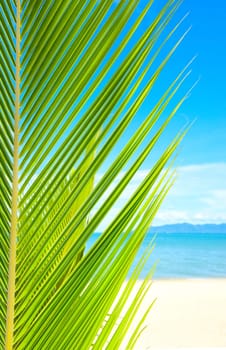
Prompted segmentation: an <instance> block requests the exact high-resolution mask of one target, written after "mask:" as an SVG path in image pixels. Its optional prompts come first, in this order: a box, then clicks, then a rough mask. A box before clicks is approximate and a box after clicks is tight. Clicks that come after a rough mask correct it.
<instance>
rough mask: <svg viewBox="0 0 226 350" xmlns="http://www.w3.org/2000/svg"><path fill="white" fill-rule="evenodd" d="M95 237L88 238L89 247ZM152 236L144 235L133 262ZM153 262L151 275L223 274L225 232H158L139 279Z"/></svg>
mask: <svg viewBox="0 0 226 350" xmlns="http://www.w3.org/2000/svg"><path fill="white" fill-rule="evenodd" d="M97 237H98V234H95V235H93V236H92V237H91V239H90V241H89V243H88V248H89V247H90V246H91V245H92V244H93V243H94V241H95V240H96V239H97ZM152 238H153V235H152V234H148V235H147V237H146V239H145V241H144V242H143V244H142V246H141V249H140V252H139V254H138V256H137V258H136V261H135V264H136V262H137V261H138V259H139V257H140V256H141V254H142V252H143V251H144V250H145V248H146V246H147V245H148V244H149V242H150V240H151V239H152ZM156 261H159V262H158V265H157V270H156V272H155V275H154V278H206V277H213V278H214V277H218V278H219V277H226V234H210V233H207V234H204V233H200V234H197V233H195V234H194V233H187V234H185V233H175V234H172V233H159V234H158V235H157V237H156V247H155V249H154V251H153V253H152V255H151V257H150V259H149V261H148V263H147V266H146V267H145V268H144V270H143V272H142V274H141V276H140V277H141V278H143V277H144V276H145V275H146V273H147V272H148V270H149V268H150V267H151V266H152V265H153V263H154V262H156Z"/></svg>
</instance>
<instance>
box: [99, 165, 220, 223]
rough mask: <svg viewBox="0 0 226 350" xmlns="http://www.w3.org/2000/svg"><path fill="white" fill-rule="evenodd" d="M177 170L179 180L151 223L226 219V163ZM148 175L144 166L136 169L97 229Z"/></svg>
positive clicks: (115, 182) (118, 179)
mask: <svg viewBox="0 0 226 350" xmlns="http://www.w3.org/2000/svg"><path fill="white" fill-rule="evenodd" d="M177 171H178V179H177V181H176V183H175V185H174V186H173V188H172V189H171V191H170V193H169V194H168V196H167V198H166V199H165V201H164V203H163V205H162V207H161V208H160V210H159V212H158V213H157V215H156V218H155V221H154V224H155V225H162V224H170V223H176V222H179V223H181V222H190V223H220V222H226V163H223V162H222V163H210V164H198V165H188V166H183V167H179V168H178V169H177ZM124 174H125V173H124V172H121V173H120V174H119V176H118V177H117V179H116V180H115V181H114V182H113V184H112V185H111V187H110V189H109V190H108V191H107V193H106V194H105V195H104V199H106V198H107V196H108V195H109V193H110V192H111V191H112V190H113V189H114V187H115V186H116V185H117V184H118V182H119V181H120V179H121V178H122V177H123V175H124ZM147 174H148V170H147V169H143V170H140V171H138V172H137V174H136V175H135V176H134V178H133V180H132V181H131V183H130V184H129V185H128V187H127V188H126V190H125V191H124V192H123V194H122V196H121V197H120V200H118V201H117V203H116V204H115V205H114V208H113V209H112V210H111V211H110V213H109V215H108V216H107V217H106V218H105V219H104V220H103V222H102V224H101V225H100V227H99V230H103V229H104V228H105V227H106V225H107V224H108V223H109V222H110V221H111V220H112V219H113V217H115V215H116V214H117V213H118V212H119V210H120V209H122V207H123V205H124V204H125V202H126V200H127V199H129V197H130V196H131V194H132V193H133V192H134V191H135V190H136V188H137V187H138V185H139V184H140V182H141V181H142V180H143V179H144V177H145V176H146V175H147ZM101 177H102V174H99V175H98V177H97V180H96V181H97V182H98V181H99V180H100V178H101ZM102 201H103V199H102ZM102 201H101V202H102ZM95 211H96V210H95ZM95 211H94V212H95ZM94 212H93V214H94Z"/></svg>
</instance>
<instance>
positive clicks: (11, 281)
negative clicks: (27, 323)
mask: <svg viewBox="0 0 226 350" xmlns="http://www.w3.org/2000/svg"><path fill="white" fill-rule="evenodd" d="M19 120H20V0H17V14H16V73H15V114H14V159H13V184H12V212H11V230H10V247H9V276H8V297H7V315H6V339H5V349H6V350H11V349H12V348H13V332H14V306H15V280H16V237H17V220H18V217H17V213H18V163H19Z"/></svg>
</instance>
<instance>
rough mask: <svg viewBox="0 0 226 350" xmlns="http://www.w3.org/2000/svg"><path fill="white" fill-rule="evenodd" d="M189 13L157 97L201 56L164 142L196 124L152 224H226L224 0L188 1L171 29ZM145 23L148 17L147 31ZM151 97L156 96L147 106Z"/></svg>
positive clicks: (157, 3)
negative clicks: (170, 187)
mask: <svg viewBox="0 0 226 350" xmlns="http://www.w3.org/2000/svg"><path fill="white" fill-rule="evenodd" d="M164 3H165V1H163V0H158V1H155V4H154V6H153V10H152V11H155V10H158V9H159V8H160V7H161V5H162V4H164ZM187 12H190V14H189V16H188V17H187V18H186V19H185V21H184V23H183V24H182V26H181V28H180V30H179V32H178V33H177V34H176V36H175V38H179V36H180V35H181V34H182V33H183V31H185V30H186V29H187V28H188V27H189V26H190V25H192V29H191V31H190V32H189V34H188V35H187V37H186V38H185V40H184V42H183V43H182V45H181V46H180V47H179V49H178V50H177V52H176V54H175V55H174V57H173V58H172V60H171V62H170V64H169V66H168V68H167V69H166V70H165V71H164V73H163V78H162V79H163V80H162V81H161V80H160V84H159V85H157V87H156V90H155V91H156V94H158V93H161V88H162V85H164V82H166V85H167V83H168V82H170V81H172V79H173V78H174V77H175V76H176V75H177V74H178V72H179V71H180V69H181V68H182V67H183V66H184V65H185V64H186V63H187V62H188V61H189V60H190V59H191V58H192V57H193V56H194V55H197V58H196V60H195V62H194V63H193V64H192V74H191V78H190V79H189V80H188V82H187V83H186V84H185V87H184V89H182V92H181V94H183V93H184V91H186V90H187V89H188V88H189V86H191V85H192V84H193V83H194V82H195V81H196V80H197V79H199V82H198V85H197V86H196V87H195V89H194V90H193V91H192V95H191V96H190V98H189V99H188V100H187V101H186V102H185V104H184V105H183V106H182V108H181V109H180V111H179V112H178V113H177V116H176V118H175V120H174V121H173V123H172V125H171V127H170V128H169V130H168V134H167V135H166V136H165V141H166V142H168V140H169V139H170V138H172V137H173V135H175V130H177V129H179V128H180V127H182V126H183V125H184V124H185V123H186V122H192V121H195V122H194V124H193V126H192V128H191V130H190V131H189V134H188V135H187V136H186V138H185V139H184V141H183V143H182V146H181V147H180V155H179V157H178V160H177V167H178V175H179V176H178V180H177V181H176V184H175V185H174V187H173V189H172V190H171V192H170V194H169V195H168V197H167V199H166V200H165V202H164V204H163V206H162V208H161V209H160V210H159V213H158V214H157V216H156V219H155V222H154V223H155V224H157V225H161V224H167V223H176V222H191V223H194V224H195V223H221V222H226V86H225V84H226V65H225V62H226V39H225V38H226V24H225V23H226V1H225V0H216V1H214V2H213V1H212V0H206V1H205V2H204V1H197V0H189V1H188V0H185V1H184V3H183V4H182V6H181V8H180V9H179V11H178V13H177V14H176V16H175V19H174V22H173V23H172V25H173V24H175V23H177V22H178V20H179V19H180V18H182V17H183V16H184V15H185V14H186V13H187ZM153 14H154V12H153ZM147 24H148V19H147V20H146V22H145V23H144V25H143V29H144V28H145V26H146V25H147ZM141 29H142V28H141ZM174 40H175V39H174ZM151 98H152V96H150V99H149V102H150V100H151ZM148 109H149V104H148V102H146V104H145V105H144V107H143V108H142V109H141V111H140V114H138V118H137V122H136V121H134V123H132V125H131V127H130V130H129V131H128V135H129V132H130V133H131V132H133V129H135V128H136V126H137V124H136V123H138V120H139V121H140V120H141V119H142V118H143V117H144V115H145V112H147V110H148ZM128 135H126V136H125V139H124V142H126V137H128ZM163 142H164V141H163ZM160 148H161V145H160ZM116 151H117V148H116ZM149 165H151V161H150V159H149V160H148V161H147V162H145V164H144V167H143V168H142V169H141V170H140V172H138V174H137V176H136V177H135V178H134V180H133V181H132V183H131V185H130V187H129V188H128V190H127V191H125V193H124V194H123V197H122V198H121V200H120V201H119V202H118V204H117V205H116V206H115V208H114V210H113V211H112V212H111V213H110V217H112V216H113V215H114V214H115V213H117V211H118V210H119V209H120V208H121V206H122V204H123V202H124V201H125V200H126V199H127V198H128V196H129V194H131V191H132V190H133V189H135V188H136V186H137V185H138V183H139V181H140V180H141V179H142V178H143V176H144V175H145V173H146V172H147V171H148V168H149ZM100 176H101V174H100ZM108 220H109V219H108V218H106V220H105V221H104V222H103V223H102V226H101V228H100V229H103V228H104V226H105V225H106V224H107V222H108Z"/></svg>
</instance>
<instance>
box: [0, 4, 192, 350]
mask: <svg viewBox="0 0 226 350" xmlns="http://www.w3.org/2000/svg"><path fill="white" fill-rule="evenodd" d="M179 5H180V1H174V0H170V1H168V2H167V3H166V5H165V6H164V7H163V8H162V10H161V11H160V12H159V13H158V14H157V15H156V16H155V18H154V19H153V20H152V22H151V23H150V25H149V26H148V27H147V28H146V29H145V30H144V31H143V34H142V35H141V36H140V37H138V38H137V36H136V33H137V29H138V28H139V27H140V26H141V25H142V23H143V20H144V18H145V17H146V16H148V14H149V11H151V9H152V1H150V2H148V4H147V5H145V6H143V5H142V11H140V7H139V6H140V5H139V2H137V1H130V2H127V1H119V2H114V1H96V0H95V1H92V0H90V1H61V0H59V1H42V2H40V1H36V0H35V1H34V0H33V1H29V0H27V1H26V0H23V1H20V0H17V1H11V0H6V1H4V2H3V5H2V55H1V66H2V75H1V77H2V79H1V80H2V117H1V140H2V142H1V164H2V166H1V221H0V225H1V236H0V239H1V242H0V243H1V244H0V246H1V308H0V312H1V317H0V332H1V333H0V342H1V346H2V347H3V348H6V349H7V350H10V349H62V350H63V349H103V348H107V349H118V348H120V346H121V345H122V344H125V341H126V342H127V344H126V345H125V346H126V347H127V348H128V349H132V348H133V347H134V345H135V343H136V341H137V339H138V337H139V335H140V333H141V330H142V324H143V321H144V319H145V317H146V315H147V313H148V312H149V310H150V308H151V306H152V304H150V307H149V308H148V310H147V311H146V313H145V314H144V315H143V316H142V318H141V321H140V323H139V324H138V325H137V326H136V327H135V331H134V332H133V333H132V334H131V336H130V338H129V339H128V340H125V339H124V338H125V334H126V333H127V331H128V329H129V327H130V326H131V324H132V322H133V319H134V316H135V314H136V312H137V311H138V309H139V306H140V304H141V302H142V300H143V298H144V296H145V294H146V293H147V291H148V290H149V288H150V284H151V282H150V281H151V276H152V274H153V269H151V271H150V273H149V274H148V275H147V277H146V279H144V281H143V283H142V284H141V287H140V289H139V291H138V293H137V295H136V297H135V299H134V300H133V301H132V303H131V304H130V305H129V306H128V307H127V308H126V309H125V305H126V302H127V300H128V298H129V296H130V294H131V292H132V290H133V288H134V286H135V283H136V281H137V279H138V278H139V276H140V273H141V271H142V269H143V267H144V265H145V263H146V262H147V259H148V257H149V255H150V253H151V251H152V245H153V242H151V244H150V247H148V249H147V251H146V252H145V254H144V256H143V258H142V259H141V260H140V261H139V263H138V265H137V266H136V267H135V269H134V270H133V272H132V276H131V278H130V280H129V282H128V283H127V284H126V285H125V284H124V282H125V280H126V277H127V276H128V272H129V270H130V268H131V265H132V263H133V261H134V258H135V256H136V254H137V252H138V250H139V248H140V246H141V244H142V242H143V240H144V238H145V235H146V232H147V230H148V228H149V227H150V225H151V222H152V220H153V218H154V216H155V213H156V212H157V210H158V208H159V206H160V205H161V203H162V201H163V199H164V197H165V196H166V194H167V192H168V191H169V189H170V187H171V186H172V184H173V182H174V173H173V174H172V173H171V172H170V170H169V168H170V167H168V170H164V169H165V166H166V165H168V164H169V162H170V159H171V156H172V155H173V153H174V151H175V149H176V148H177V146H178V144H179V143H180V141H181V139H182V138H183V136H184V134H185V132H186V131H181V132H180V133H179V134H178V135H176V136H175V138H174V139H173V140H172V142H171V143H170V144H169V145H168V146H167V147H166V149H165V150H164V151H163V152H162V154H160V155H159V159H158V160H157V161H156V162H155V163H154V164H153V166H152V167H151V168H150V170H149V173H148V175H147V176H146V177H145V178H144V179H143V181H142V183H141V184H140V186H139V187H138V188H137V189H136V190H135V192H134V193H131V197H130V198H129V199H128V201H127V202H126V203H124V207H123V208H122V209H121V210H120V211H119V213H118V214H117V216H116V217H115V218H113V219H112V220H111V221H110V222H109V225H108V226H107V227H106V229H105V231H104V232H103V233H102V234H101V235H100V237H99V239H98V240H97V241H96V243H95V244H94V245H93V246H92V248H91V249H90V250H89V251H86V250H85V247H86V243H87V241H88V239H89V238H90V237H91V236H92V234H93V233H94V232H95V231H96V230H97V228H98V226H99V225H100V223H101V222H102V220H103V219H104V218H105V216H106V215H107V214H108V213H109V211H110V210H111V208H112V207H113V206H114V204H115V203H116V201H117V200H118V199H119V198H120V196H121V194H122V193H123V191H124V190H125V188H126V187H127V185H128V184H129V183H130V181H131V180H132V179H133V177H134V175H135V174H136V173H137V171H138V170H139V169H140V167H141V166H142V164H143V163H144V161H145V160H146V159H147V157H148V155H149V154H150V152H151V151H152V150H153V149H154V148H155V146H156V144H157V142H158V141H159V139H161V136H162V134H163V132H164V130H165V129H166V128H167V126H168V124H169V123H170V121H171V119H172V118H173V117H174V115H175V114H176V112H177V110H178V108H179V107H180V106H181V104H182V103H183V102H184V100H185V99H186V96H185V97H183V98H181V99H180V100H179V101H178V102H177V104H176V106H175V107H174V108H173V109H172V111H171V112H168V110H169V105H170V102H171V100H172V99H173V98H174V96H175V94H176V93H177V91H178V89H179V88H180V86H181V84H182V83H183V82H184V80H185V79H186V78H187V76H188V75H189V72H188V73H187V71H188V66H189V65H190V63H189V65H188V66H187V67H185V68H184V69H183V71H182V72H180V73H179V74H178V76H177V77H176V78H175V80H174V81H173V83H172V84H171V85H170V86H169V87H168V89H167V90H166V91H165V92H164V93H163V95H162V96H161V97H160V99H159V100H158V101H157V102H156V104H155V105H154V106H153V107H152V109H150V113H149V114H148V116H147V117H146V119H145V120H144V121H143V122H142V123H140V125H139V127H138V128H137V129H136V131H135V132H134V133H133V135H131V137H130V139H129V141H128V143H127V144H126V145H125V146H124V148H123V149H122V150H121V151H120V153H119V154H118V155H117V156H116V158H115V159H114V160H113V161H112V162H111V164H110V165H109V167H108V168H107V170H106V171H105V172H104V174H103V176H102V177H101V179H100V180H99V181H98V182H97V183H96V184H95V176H96V174H97V173H98V171H99V169H100V167H101V166H102V165H103V164H104V162H105V160H106V159H108V157H109V155H110V154H111V152H112V150H113V148H114V147H115V146H116V145H117V144H118V143H119V142H120V140H121V137H122V135H123V134H124V133H125V132H128V130H130V125H131V123H132V121H133V120H134V118H135V116H136V115H137V113H138V112H139V110H140V108H141V106H142V105H143V103H144V101H145V99H146V98H147V96H148V94H149V93H150V91H151V90H152V89H153V87H154V85H155V83H156V81H157V79H158V77H159V76H160V74H161V73H162V71H163V69H164V68H165V66H166V65H167V63H168V61H169V59H170V58H171V56H172V55H173V53H174V51H175V50H176V48H177V47H178V45H179V44H180V43H181V41H182V40H183V38H184V36H185V35H186V33H185V34H184V35H183V36H182V37H181V38H180V39H179V40H178V42H176V43H175V44H174V46H173V47H172V48H171V49H170V50H169V51H168V53H167V54H166V56H165V58H163V59H162V62H161V63H160V64H159V65H158V66H157V65H156V62H158V61H156V59H157V58H158V56H159V54H161V53H162V52H163V49H165V45H166V44H167V45H168V42H169V39H170V38H171V37H172V36H173V35H174V32H175V31H176V30H177V28H178V27H179V26H180V23H181V22H180V23H178V24H177V25H176V26H175V27H174V28H173V29H171V31H170V32H166V30H167V28H168V24H169V23H170V22H171V19H172V18H173V16H174V13H175V12H176V11H177V9H178V7H179ZM138 9H139V11H138V12H137V10H138ZM137 13H139V15H137ZM134 18H135V19H134ZM131 19H133V20H131ZM128 23H130V27H129V29H128ZM162 33H163V39H162V40H161V38H162ZM131 39H132V40H131ZM159 40H160V41H159ZM131 43H133V44H131ZM153 64H155V65H156V66H157V68H155V70H154V71H152V67H153ZM150 71H152V75H151V76H150ZM147 76H149V79H148V80H147V79H146V77H147ZM162 115H164V116H165V118H163V117H161V116H162ZM125 169H126V171H125ZM120 174H122V176H121V177H120V180H119V181H117V182H116V186H115V187H114V189H113V190H111V188H112V185H113V184H114V183H115V180H116V179H117V177H118V175H120ZM92 213H93V214H92ZM123 342H124V343H123ZM123 346H124V345H123Z"/></svg>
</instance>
